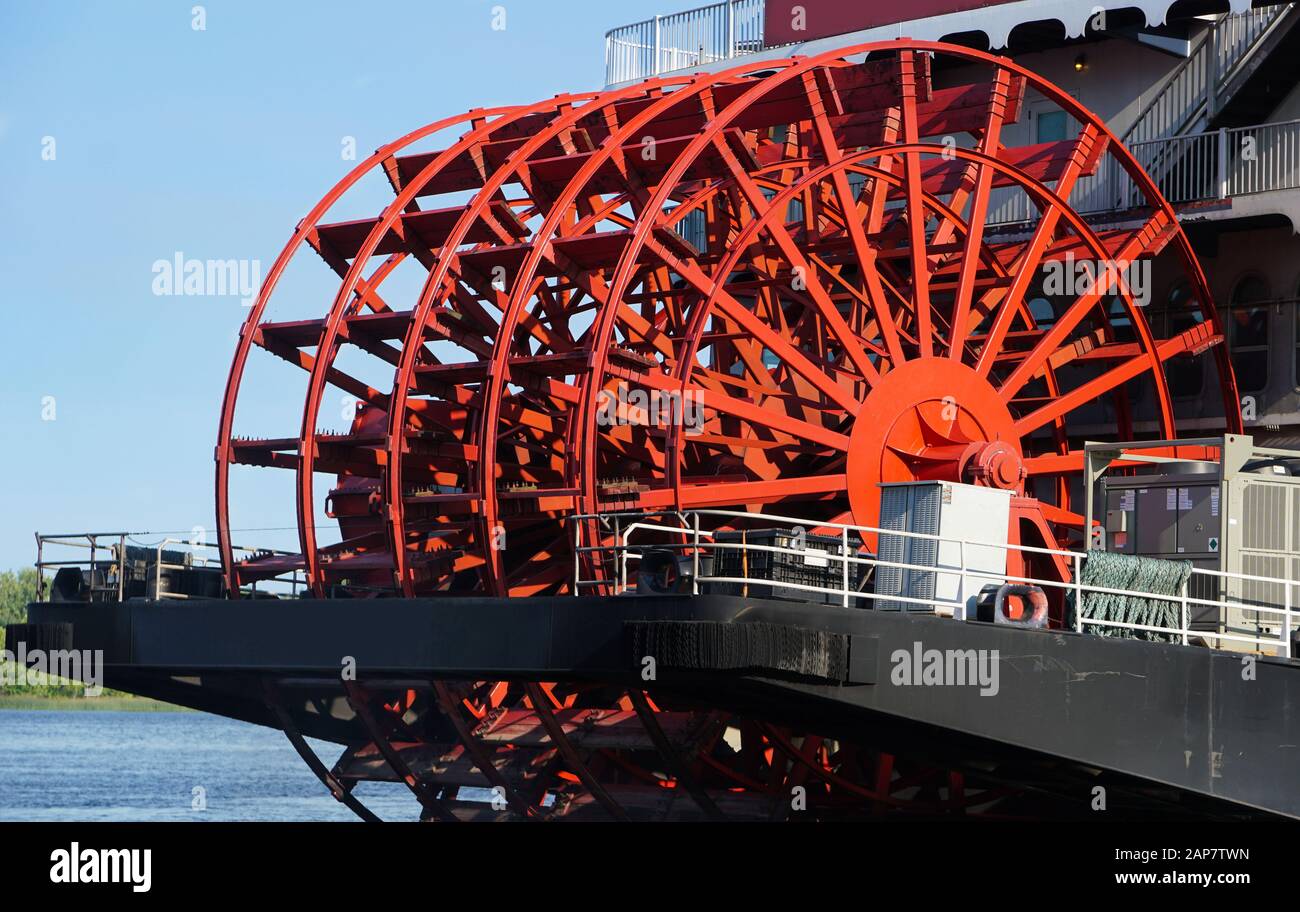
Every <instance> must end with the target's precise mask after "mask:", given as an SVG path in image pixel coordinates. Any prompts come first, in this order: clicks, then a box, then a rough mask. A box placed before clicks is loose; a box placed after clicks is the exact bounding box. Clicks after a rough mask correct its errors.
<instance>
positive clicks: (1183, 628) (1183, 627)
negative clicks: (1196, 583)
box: [1178, 577, 1191, 646]
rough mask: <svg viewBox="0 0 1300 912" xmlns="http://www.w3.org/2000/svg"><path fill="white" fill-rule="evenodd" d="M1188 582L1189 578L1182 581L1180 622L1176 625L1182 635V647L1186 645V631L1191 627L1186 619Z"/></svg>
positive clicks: (1189, 621) (1189, 619)
mask: <svg viewBox="0 0 1300 912" xmlns="http://www.w3.org/2000/svg"><path fill="white" fill-rule="evenodd" d="M1189 582H1190V577H1189V578H1188V579H1185V580H1183V585H1182V590H1181V592H1180V593H1179V594H1180V595H1181V596H1182V622H1181V623H1180V624H1179V625H1178V627H1179V629H1180V630H1181V631H1182V634H1183V645H1184V646H1186V645H1187V631H1188V628H1189V627H1190V626H1191V618H1190V617H1188V613H1187V584H1188V583H1189Z"/></svg>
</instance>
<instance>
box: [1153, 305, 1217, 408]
mask: <svg viewBox="0 0 1300 912" xmlns="http://www.w3.org/2000/svg"><path fill="white" fill-rule="evenodd" d="M1155 316H1156V317H1157V323H1158V325H1156V326H1153V327H1152V329H1154V330H1155V332H1156V335H1157V336H1158V337H1159V338H1162V339H1170V338H1173V337H1174V336H1177V335H1179V334H1180V333H1185V332H1187V330H1189V329H1191V328H1192V327H1194V326H1196V324H1198V323H1201V322H1203V321H1204V320H1205V317H1204V315H1203V314H1202V313H1201V309H1200V307H1199V306H1197V302H1196V298H1195V297H1193V295H1192V291H1191V288H1190V287H1189V286H1188V285H1187V283H1186V282H1180V283H1178V284H1177V285H1175V286H1174V290H1173V291H1171V292H1170V293H1169V302H1168V305H1167V307H1166V309H1165V312H1164V313H1163V314H1157V315H1155ZM1165 378H1166V379H1167V380H1168V382H1169V395H1171V396H1173V397H1175V398H1177V399H1186V398H1189V397H1192V396H1199V395H1200V394H1201V390H1202V388H1203V387H1204V385H1205V360H1204V358H1203V357H1201V356H1200V355H1191V356H1187V355H1176V356H1175V357H1173V358H1170V359H1169V360H1168V361H1166V362H1165Z"/></svg>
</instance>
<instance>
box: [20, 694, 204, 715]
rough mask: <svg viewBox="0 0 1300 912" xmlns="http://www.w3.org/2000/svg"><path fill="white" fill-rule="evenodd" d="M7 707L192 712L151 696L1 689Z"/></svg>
mask: <svg viewBox="0 0 1300 912" xmlns="http://www.w3.org/2000/svg"><path fill="white" fill-rule="evenodd" d="M7 709H27V710H31V709H48V710H79V711H83V712H85V711H108V712H193V711H194V710H192V709H188V708H186V707H184V706H175V705H173V704H171V703H163V702H162V701H161V700H151V699H149V698H148V697H133V696H129V695H125V696H124V695H119V694H113V695H111V696H110V695H108V694H105V695H103V696H99V697H83V696H62V695H60V696H38V695H34V694H14V693H0V712H3V711H4V710H7Z"/></svg>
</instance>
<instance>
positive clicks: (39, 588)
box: [36, 532, 45, 602]
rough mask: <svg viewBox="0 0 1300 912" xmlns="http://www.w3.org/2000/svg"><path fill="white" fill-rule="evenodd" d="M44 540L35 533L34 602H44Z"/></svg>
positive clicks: (39, 534)
mask: <svg viewBox="0 0 1300 912" xmlns="http://www.w3.org/2000/svg"><path fill="white" fill-rule="evenodd" d="M44 555H45V540H44V539H43V538H41V533H39V532H37V533H36V601H38V602H43V601H45V556H44Z"/></svg>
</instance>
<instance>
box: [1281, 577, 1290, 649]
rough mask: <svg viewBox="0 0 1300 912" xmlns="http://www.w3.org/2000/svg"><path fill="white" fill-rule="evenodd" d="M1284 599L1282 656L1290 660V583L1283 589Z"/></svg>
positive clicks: (1288, 581)
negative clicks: (1284, 592)
mask: <svg viewBox="0 0 1300 912" xmlns="http://www.w3.org/2000/svg"><path fill="white" fill-rule="evenodd" d="M1283 588H1284V589H1285V590H1286V597H1285V598H1284V599H1283V600H1282V618H1283V623H1282V654H1283V655H1284V656H1286V657H1287V658H1288V659H1289V658H1291V581H1290V580H1287V583H1286V585H1285V586H1284V587H1283Z"/></svg>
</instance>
